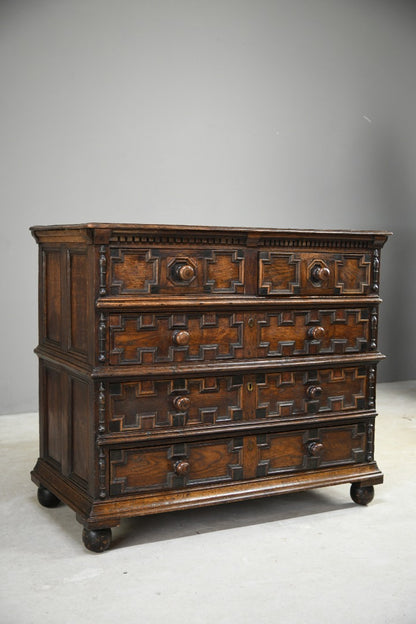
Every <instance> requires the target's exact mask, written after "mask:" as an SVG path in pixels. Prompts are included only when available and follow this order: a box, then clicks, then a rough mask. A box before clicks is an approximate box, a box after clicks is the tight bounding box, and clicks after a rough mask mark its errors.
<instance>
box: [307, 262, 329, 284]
mask: <svg viewBox="0 0 416 624" xmlns="http://www.w3.org/2000/svg"><path fill="white" fill-rule="evenodd" d="M330 273H331V271H330V270H329V269H328V267H321V266H318V265H316V266H314V267H313V269H312V271H311V277H312V280H313V281H314V282H324V281H325V280H327V279H328V277H329V276H330Z"/></svg>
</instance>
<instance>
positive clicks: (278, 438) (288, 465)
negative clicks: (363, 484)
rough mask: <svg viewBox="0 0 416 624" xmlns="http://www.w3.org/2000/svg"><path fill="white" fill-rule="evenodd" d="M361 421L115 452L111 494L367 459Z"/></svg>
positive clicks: (113, 452)
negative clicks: (334, 425)
mask: <svg viewBox="0 0 416 624" xmlns="http://www.w3.org/2000/svg"><path fill="white" fill-rule="evenodd" d="M370 426H371V425H367V424H366V423H358V424H355V425H348V426H340V427H321V428H314V429H307V430H302V431H292V432H285V433H268V434H260V435H253V436H251V435H250V436H241V437H233V438H226V439H218V440H209V441H204V442H201V441H199V442H187V443H181V444H171V445H163V446H157V447H150V448H133V449H115V450H111V451H110V494H111V495H112V496H118V495H122V494H131V493H140V492H143V493H144V492H148V491H152V490H168V489H180V488H183V487H196V486H204V485H217V484H221V483H227V482H232V481H241V480H248V479H256V478H259V477H267V476H273V475H277V474H279V473H286V472H295V471H302V470H311V469H318V468H326V467H330V466H336V465H342V464H353V463H362V462H364V461H366V454H367V452H370V451H371V449H370V451H368V449H367V429H368V427H370Z"/></svg>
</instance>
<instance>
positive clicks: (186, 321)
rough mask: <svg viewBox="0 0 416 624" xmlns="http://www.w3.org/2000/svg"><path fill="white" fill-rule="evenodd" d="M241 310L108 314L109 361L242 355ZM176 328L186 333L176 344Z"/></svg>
mask: <svg viewBox="0 0 416 624" xmlns="http://www.w3.org/2000/svg"><path fill="white" fill-rule="evenodd" d="M243 321H244V317H243V314H242V313H231V312H218V313H215V312H206V313H205V314H170V315H169V314H166V315H165V314H160V315H159V314H111V315H110V317H109V332H110V358H109V360H110V364H115V365H119V364H132V363H136V364H155V363H162V362H189V361H209V360H225V359H238V358H242V357H243ZM177 332H182V336H183V335H184V332H185V333H186V334H187V336H186V340H187V343H186V344H178V342H177V335H178V334H177Z"/></svg>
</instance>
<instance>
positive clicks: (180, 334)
mask: <svg viewBox="0 0 416 624" xmlns="http://www.w3.org/2000/svg"><path fill="white" fill-rule="evenodd" d="M189 338H190V336H189V332H187V331H185V330H184V329H182V330H180V331H175V332H174V333H173V336H172V340H173V342H174V343H175V344H176V345H178V346H179V347H185V346H186V345H187V344H188V343H189Z"/></svg>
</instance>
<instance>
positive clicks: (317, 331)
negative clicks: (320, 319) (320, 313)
mask: <svg viewBox="0 0 416 624" xmlns="http://www.w3.org/2000/svg"><path fill="white" fill-rule="evenodd" d="M324 335H325V329H324V328H323V327H320V326H319V327H309V329H308V338H311V339H313V340H320V339H321V338H323V337H324Z"/></svg>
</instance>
